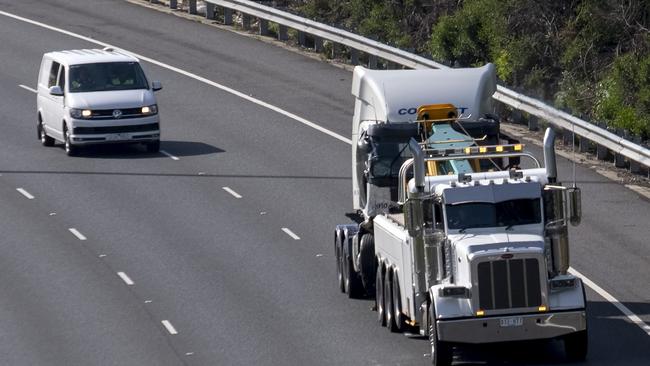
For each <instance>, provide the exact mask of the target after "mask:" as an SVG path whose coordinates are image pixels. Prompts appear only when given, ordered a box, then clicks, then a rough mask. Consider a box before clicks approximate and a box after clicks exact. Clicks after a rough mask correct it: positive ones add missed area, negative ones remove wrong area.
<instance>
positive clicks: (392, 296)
mask: <svg viewBox="0 0 650 366" xmlns="http://www.w3.org/2000/svg"><path fill="white" fill-rule="evenodd" d="M375 289H376V291H375V294H376V295H375V299H376V302H377V320H378V322H379V324H380V325H381V326H385V327H387V328H388V330H389V331H391V332H393V333H399V332H403V331H405V330H406V328H407V324H406V318H405V316H404V314H403V313H402V310H401V309H402V304H401V295H400V294H401V292H400V285H399V277H398V275H397V272H395V271H394V270H393V269H390V268H389V269H384V268H383V266H381V265H380V266H379V267H378V269H377V276H376V283H375Z"/></svg>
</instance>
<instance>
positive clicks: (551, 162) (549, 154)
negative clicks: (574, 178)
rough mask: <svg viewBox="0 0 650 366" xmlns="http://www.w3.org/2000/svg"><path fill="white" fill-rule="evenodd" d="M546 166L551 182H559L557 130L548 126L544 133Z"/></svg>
mask: <svg viewBox="0 0 650 366" xmlns="http://www.w3.org/2000/svg"><path fill="white" fill-rule="evenodd" d="M544 167H545V168H546V175H547V177H548V182H549V183H555V182H557V163H556V162H555V131H554V130H553V129H552V128H547V129H546V132H545V133H544Z"/></svg>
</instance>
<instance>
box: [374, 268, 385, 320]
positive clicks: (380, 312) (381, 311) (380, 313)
mask: <svg viewBox="0 0 650 366" xmlns="http://www.w3.org/2000/svg"><path fill="white" fill-rule="evenodd" d="M376 277H377V278H376V280H375V302H376V304H377V321H378V322H379V325H381V326H382V327H385V326H386V299H385V298H384V276H383V273H382V269H381V266H379V267H378V268H377V276H376Z"/></svg>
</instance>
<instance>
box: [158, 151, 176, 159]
mask: <svg viewBox="0 0 650 366" xmlns="http://www.w3.org/2000/svg"><path fill="white" fill-rule="evenodd" d="M159 151H160V153H161V154H163V155H166V156H167V157H169V158H171V159H172V160H180V159H179V158H178V157H177V156H174V155H172V154H170V153H168V152H167V151H165V150H159Z"/></svg>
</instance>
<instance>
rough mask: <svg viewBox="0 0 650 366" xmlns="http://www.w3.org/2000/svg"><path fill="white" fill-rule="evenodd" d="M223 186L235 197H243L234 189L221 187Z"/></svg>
mask: <svg viewBox="0 0 650 366" xmlns="http://www.w3.org/2000/svg"><path fill="white" fill-rule="evenodd" d="M221 188H223V190H224V191H226V192H228V193H230V194H231V195H232V196H233V197H235V198H241V197H242V196H241V195H240V194H239V193H237V192H235V191H233V190H232V189H231V188H230V187H221Z"/></svg>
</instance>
